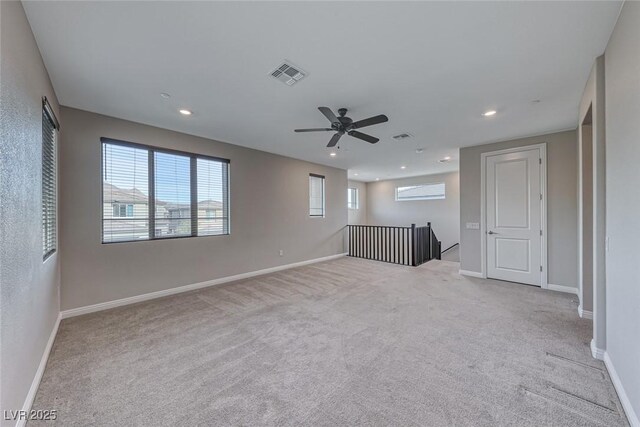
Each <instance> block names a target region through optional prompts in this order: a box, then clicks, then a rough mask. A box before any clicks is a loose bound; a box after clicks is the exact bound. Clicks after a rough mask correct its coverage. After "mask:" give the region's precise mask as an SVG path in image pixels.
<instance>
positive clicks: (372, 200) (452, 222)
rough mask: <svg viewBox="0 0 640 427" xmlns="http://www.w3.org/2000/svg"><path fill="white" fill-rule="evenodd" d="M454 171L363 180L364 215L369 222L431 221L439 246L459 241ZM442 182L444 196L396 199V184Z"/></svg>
mask: <svg viewBox="0 0 640 427" xmlns="http://www.w3.org/2000/svg"><path fill="white" fill-rule="evenodd" d="M458 177H459V175H458V172H452V173H445V174H436V175H424V176H415V177H412V178H404V179H394V180H389V181H378V182H370V183H368V184H367V199H368V202H367V219H368V221H369V224H372V225H401V226H409V225H411V224H416V225H425V224H426V223H427V222H431V225H432V226H433V231H434V232H435V233H436V236H437V237H438V240H440V241H441V242H442V249H443V250H444V249H446V248H448V247H450V246H451V245H453V244H455V243H458V242H459V237H460V230H459V223H460V183H459V178H458ZM438 182H444V183H445V192H446V198H445V199H444V200H412V201H405V202H396V195H395V191H396V187H401V186H406V185H415V184H429V183H438Z"/></svg>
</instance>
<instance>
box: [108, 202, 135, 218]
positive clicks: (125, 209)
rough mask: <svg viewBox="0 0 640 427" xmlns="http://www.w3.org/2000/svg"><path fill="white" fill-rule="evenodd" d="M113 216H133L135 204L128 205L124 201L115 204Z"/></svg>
mask: <svg viewBox="0 0 640 427" xmlns="http://www.w3.org/2000/svg"><path fill="white" fill-rule="evenodd" d="M113 216H114V217H115V218H118V217H121V218H126V217H128V218H132V217H133V205H126V204H124V203H114V204H113Z"/></svg>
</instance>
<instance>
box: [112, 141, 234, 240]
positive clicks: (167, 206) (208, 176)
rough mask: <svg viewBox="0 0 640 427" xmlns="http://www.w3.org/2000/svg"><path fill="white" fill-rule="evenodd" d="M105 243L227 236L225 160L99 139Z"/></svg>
mask: <svg viewBox="0 0 640 427" xmlns="http://www.w3.org/2000/svg"><path fill="white" fill-rule="evenodd" d="M102 146H103V160H102V173H103V190H102V201H103V206H104V207H103V214H102V215H103V232H102V241H103V243H113V242H124V241H136V240H147V239H167V238H173V237H192V236H211V235H219V234H229V195H228V187H229V164H228V163H229V161H228V160H225V159H217V158H213V157H208V156H202V155H199V154H193V153H183V152H178V151H173V150H165V149H159V148H155V147H149V146H144V145H140V144H134V143H127V142H123V141H116V140H112V139H109V138H102Z"/></svg>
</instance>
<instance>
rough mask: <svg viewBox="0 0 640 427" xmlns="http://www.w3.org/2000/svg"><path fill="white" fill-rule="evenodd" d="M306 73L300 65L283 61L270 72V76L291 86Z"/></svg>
mask: <svg viewBox="0 0 640 427" xmlns="http://www.w3.org/2000/svg"><path fill="white" fill-rule="evenodd" d="M306 75H307V73H306V72H304V71H302V70H301V69H300V67H298V66H296V65H293V64H291V62H289V61H285V62H284V63H283V64H282V65H281V66H279V67H278V68H276V69H275V70H273V71H272V72H271V77H273V78H275V79H278V80H280V81H281V82H282V83H284V84H286V85H287V86H293V85H294V84H296V83H298V82H299V81H300V80H302V78H303V77H305V76H306Z"/></svg>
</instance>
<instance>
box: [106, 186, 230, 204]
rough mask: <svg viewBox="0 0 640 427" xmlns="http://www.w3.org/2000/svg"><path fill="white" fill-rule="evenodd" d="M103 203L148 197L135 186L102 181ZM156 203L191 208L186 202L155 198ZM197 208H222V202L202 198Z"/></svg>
mask: <svg viewBox="0 0 640 427" xmlns="http://www.w3.org/2000/svg"><path fill="white" fill-rule="evenodd" d="M102 194H103V199H104V203H145V204H146V203H148V202H149V197H148V196H147V195H146V194H144V193H143V192H142V191H140V190H138V189H137V188H130V189H125V188H120V187H117V186H115V185H113V184H110V183H108V182H105V183H103V193H102ZM156 205H162V206H165V208H166V209H167V210H177V209H191V205H190V204H188V203H178V204H175V203H171V204H170V203H167V202H164V201H162V200H156ZM198 208H199V209H222V202H219V201H217V200H203V201H201V202H198Z"/></svg>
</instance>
